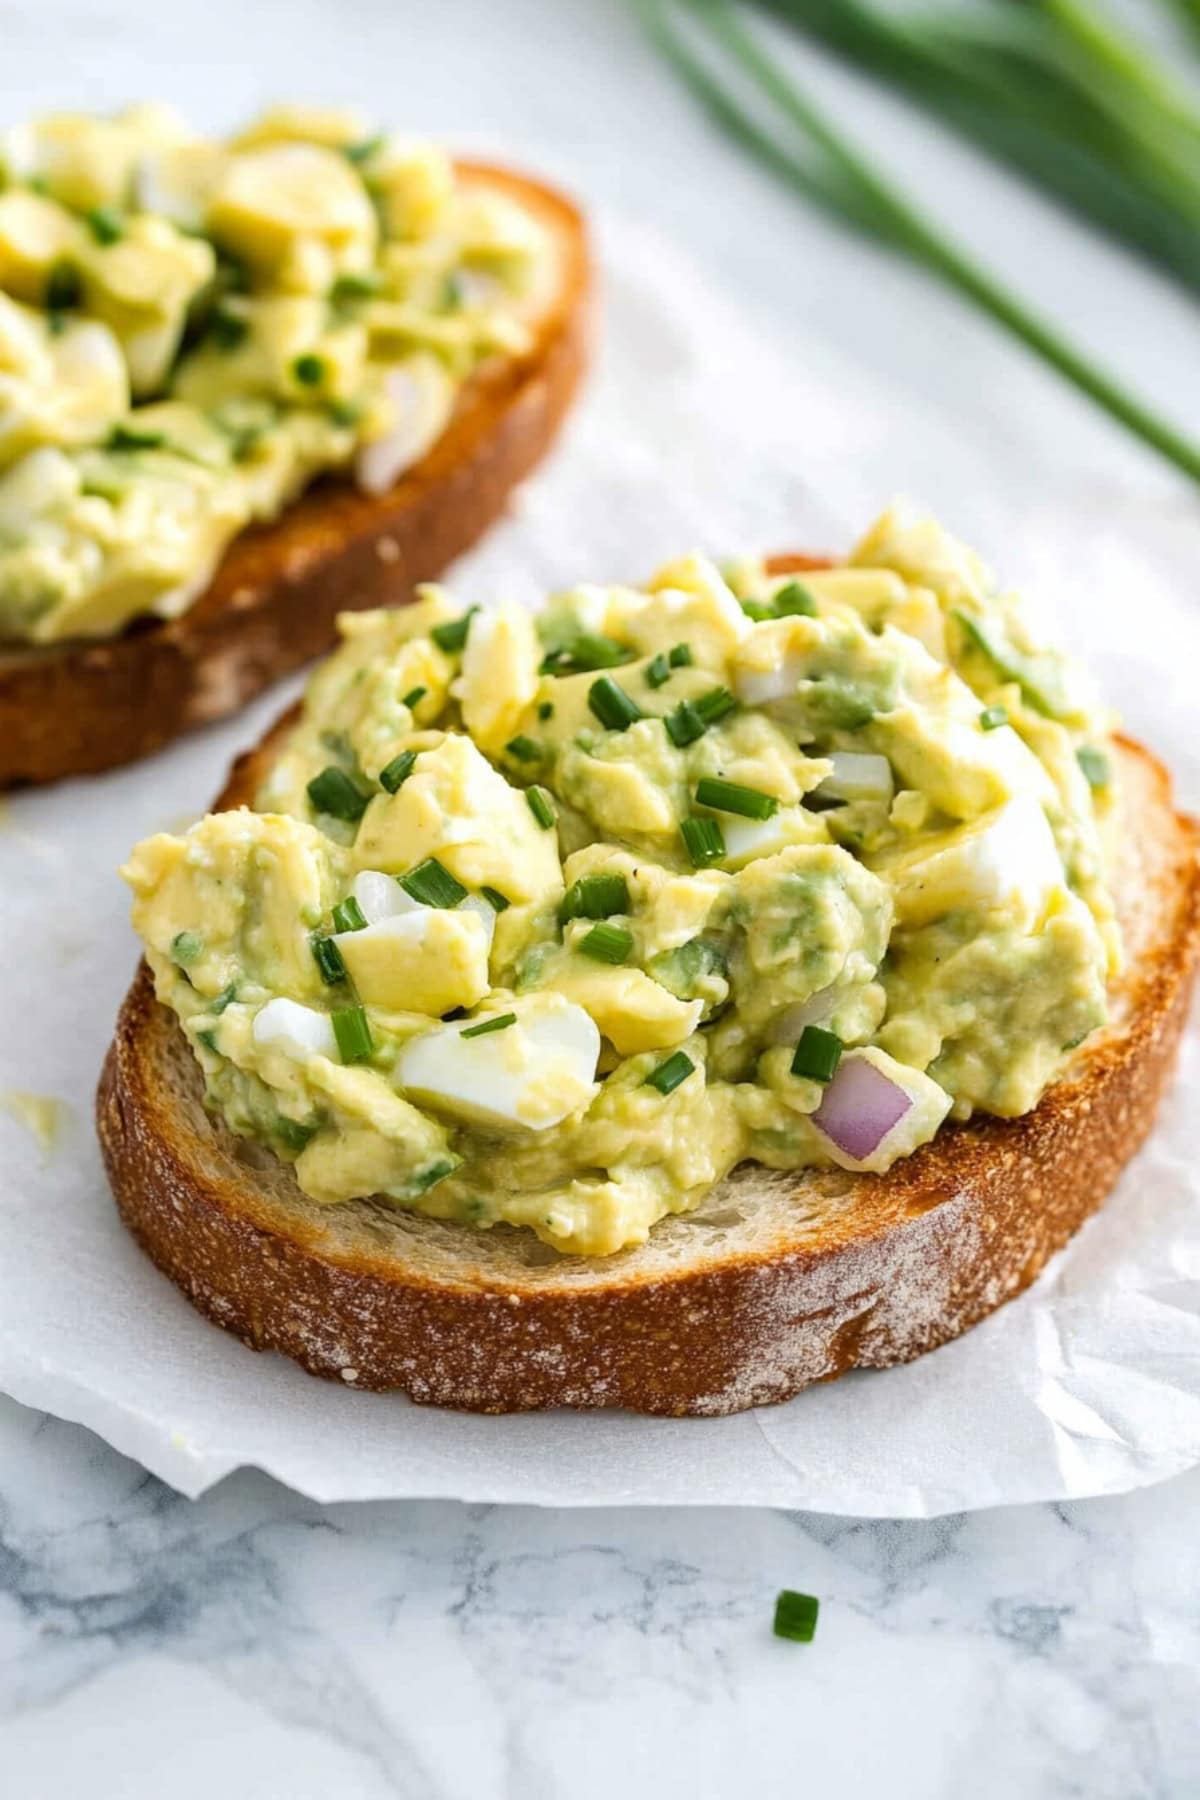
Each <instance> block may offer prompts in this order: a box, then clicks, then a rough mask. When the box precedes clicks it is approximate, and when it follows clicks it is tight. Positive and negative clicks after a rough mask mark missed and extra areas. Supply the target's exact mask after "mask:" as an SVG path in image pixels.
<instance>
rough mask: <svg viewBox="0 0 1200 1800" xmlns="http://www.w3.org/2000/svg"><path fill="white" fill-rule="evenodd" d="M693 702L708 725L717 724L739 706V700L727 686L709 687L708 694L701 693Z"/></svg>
mask: <svg viewBox="0 0 1200 1800" xmlns="http://www.w3.org/2000/svg"><path fill="white" fill-rule="evenodd" d="M692 704H693V705H694V706H695V708H696V711H697V712H698V713H699V714H700V717H701V718H702V719H703V720H704V723H705V725H706V726H708V725H715V724H716V723H717V721H718V720H719V719H723V718H725V717H726V715H727V714H728V713H731V712H734V711H735V710H736V708H737V701H736V700H735V699H734V697H733V695H732V694H731V693H730V691H729V689H728V688H726V687H715V688H709V690H708V692H707V694H701V696H700V698H699V699H698V700H695V701H693V702H692Z"/></svg>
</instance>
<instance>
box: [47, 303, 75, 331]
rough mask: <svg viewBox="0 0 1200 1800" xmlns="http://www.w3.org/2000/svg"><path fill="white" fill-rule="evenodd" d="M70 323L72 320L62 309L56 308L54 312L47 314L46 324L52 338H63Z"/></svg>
mask: <svg viewBox="0 0 1200 1800" xmlns="http://www.w3.org/2000/svg"><path fill="white" fill-rule="evenodd" d="M69 323H70V320H69V319H68V317H67V315H66V313H65V312H63V310H62V308H61V307H56V308H55V309H54V310H53V311H52V312H48V313H47V314H46V324H47V327H48V328H49V331H50V336H51V337H61V336H62V334H63V332H64V331H65V330H66V329H67V326H68V324H69Z"/></svg>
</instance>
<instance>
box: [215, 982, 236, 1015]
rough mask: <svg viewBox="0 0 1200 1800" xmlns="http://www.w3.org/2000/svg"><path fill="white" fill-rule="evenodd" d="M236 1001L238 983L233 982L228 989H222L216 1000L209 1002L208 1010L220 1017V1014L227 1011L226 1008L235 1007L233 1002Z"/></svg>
mask: <svg viewBox="0 0 1200 1800" xmlns="http://www.w3.org/2000/svg"><path fill="white" fill-rule="evenodd" d="M236 999H237V982H236V981H231V982H230V984H229V986H228V987H227V988H222V989H221V991H220V993H219V994H218V995H217V997H216V999H215V1000H210V1001H209V1003H208V1010H209V1012H210V1013H216V1014H217V1015H218V1017H219V1016H220V1014H221V1013H223V1012H224V1011H225V1008H226V1007H227V1006H232V1005H233V1002H234V1001H235V1000H236Z"/></svg>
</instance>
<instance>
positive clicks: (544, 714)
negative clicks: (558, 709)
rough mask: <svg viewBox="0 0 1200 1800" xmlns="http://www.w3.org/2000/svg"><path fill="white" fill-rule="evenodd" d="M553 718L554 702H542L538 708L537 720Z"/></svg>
mask: <svg viewBox="0 0 1200 1800" xmlns="http://www.w3.org/2000/svg"><path fill="white" fill-rule="evenodd" d="M553 717H554V702H553V700H543V701H542V704H541V705H540V706H539V707H538V718H539V719H552V718H553Z"/></svg>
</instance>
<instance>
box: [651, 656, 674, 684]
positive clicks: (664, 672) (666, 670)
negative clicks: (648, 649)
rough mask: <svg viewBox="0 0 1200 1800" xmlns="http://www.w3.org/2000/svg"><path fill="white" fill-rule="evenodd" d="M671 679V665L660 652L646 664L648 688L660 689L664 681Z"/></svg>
mask: <svg viewBox="0 0 1200 1800" xmlns="http://www.w3.org/2000/svg"><path fill="white" fill-rule="evenodd" d="M670 679H671V665H670V663H669V662H668V661H667V659H666V657H665V656H664V655H663V653H662V651H661V650H660V651H659V653H658V655H657V656H654V657H652V658H651V659H650V661H649V662H648V663H647V664H646V686H647V687H651V688H660V687H661V686H662V684H663V682H664V681H669V680H670Z"/></svg>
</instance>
